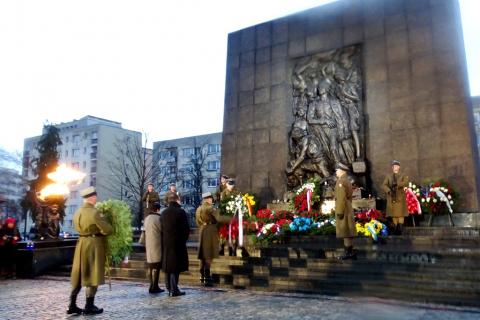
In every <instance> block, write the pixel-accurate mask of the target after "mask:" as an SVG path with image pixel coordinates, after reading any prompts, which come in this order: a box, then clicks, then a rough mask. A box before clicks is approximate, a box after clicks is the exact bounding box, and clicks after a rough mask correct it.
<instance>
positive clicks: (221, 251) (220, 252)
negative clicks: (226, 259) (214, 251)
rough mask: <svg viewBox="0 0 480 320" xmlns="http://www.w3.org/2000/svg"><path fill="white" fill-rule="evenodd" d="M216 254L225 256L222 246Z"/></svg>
mask: <svg viewBox="0 0 480 320" xmlns="http://www.w3.org/2000/svg"><path fill="white" fill-rule="evenodd" d="M218 254H219V255H220V256H224V255H225V249H224V248H223V246H222V248H221V249H220V251H218Z"/></svg>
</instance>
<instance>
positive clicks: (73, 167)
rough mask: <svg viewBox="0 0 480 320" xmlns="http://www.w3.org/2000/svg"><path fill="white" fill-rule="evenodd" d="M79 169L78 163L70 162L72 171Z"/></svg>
mask: <svg viewBox="0 0 480 320" xmlns="http://www.w3.org/2000/svg"><path fill="white" fill-rule="evenodd" d="M79 168H80V162H72V169H79Z"/></svg>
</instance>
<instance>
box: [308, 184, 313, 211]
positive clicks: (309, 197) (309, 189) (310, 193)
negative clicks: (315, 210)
mask: <svg viewBox="0 0 480 320" xmlns="http://www.w3.org/2000/svg"><path fill="white" fill-rule="evenodd" d="M312 194H313V189H311V188H307V209H308V212H310V209H311V207H312Z"/></svg>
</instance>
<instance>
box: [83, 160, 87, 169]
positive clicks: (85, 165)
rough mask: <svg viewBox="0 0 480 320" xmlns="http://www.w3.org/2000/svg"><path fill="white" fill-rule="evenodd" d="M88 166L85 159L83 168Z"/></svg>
mask: <svg viewBox="0 0 480 320" xmlns="http://www.w3.org/2000/svg"><path fill="white" fill-rule="evenodd" d="M85 168H87V161H83V169H85Z"/></svg>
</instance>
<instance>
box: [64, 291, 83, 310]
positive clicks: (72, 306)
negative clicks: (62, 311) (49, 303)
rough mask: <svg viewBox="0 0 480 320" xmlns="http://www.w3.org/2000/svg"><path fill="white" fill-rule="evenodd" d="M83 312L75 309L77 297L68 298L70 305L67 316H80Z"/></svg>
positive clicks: (77, 308)
mask: <svg viewBox="0 0 480 320" xmlns="http://www.w3.org/2000/svg"><path fill="white" fill-rule="evenodd" d="M82 312H83V310H82V309H80V308H79V307H77V295H76V294H72V295H71V296H70V305H69V306H68V310H67V314H82Z"/></svg>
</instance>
